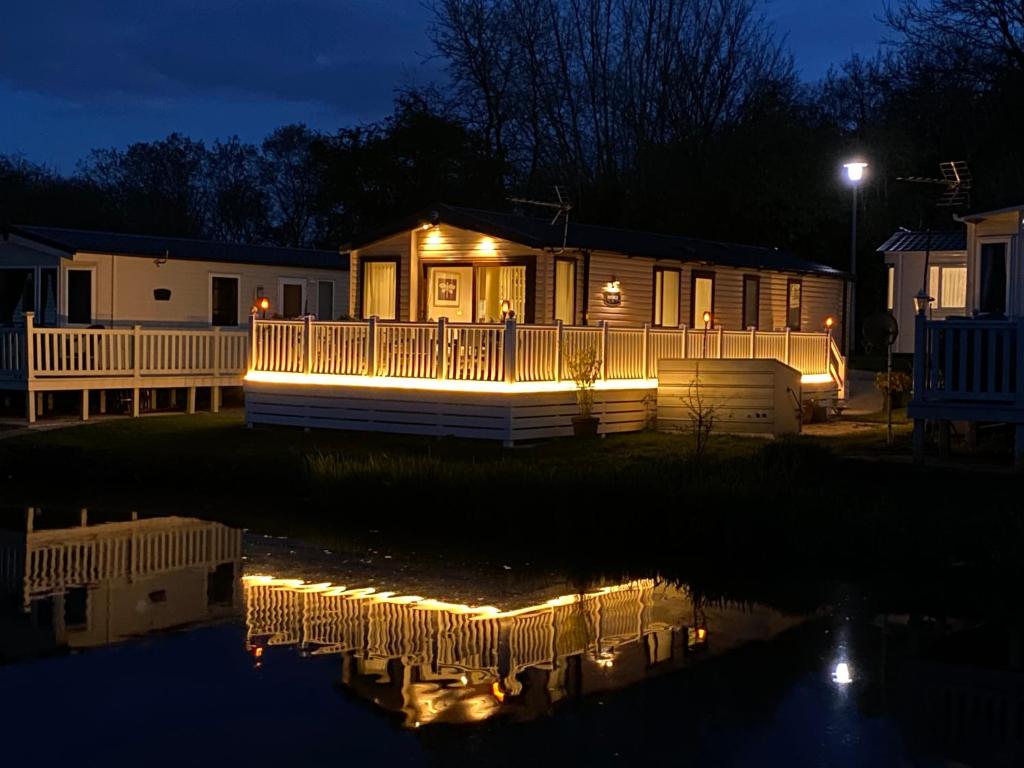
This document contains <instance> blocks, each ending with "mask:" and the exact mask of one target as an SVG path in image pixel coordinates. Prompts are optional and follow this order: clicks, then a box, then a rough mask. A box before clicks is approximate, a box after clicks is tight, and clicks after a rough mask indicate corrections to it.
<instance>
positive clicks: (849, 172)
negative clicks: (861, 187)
mask: <svg viewBox="0 0 1024 768" xmlns="http://www.w3.org/2000/svg"><path fill="white" fill-rule="evenodd" d="M867 167H868V164H867V163H865V162H862V161H860V160H854V161H851V162H849V163H843V168H845V169H846V178H848V179H849V180H850V181H852V182H853V183H854V184H856V183H857V182H858V181H860V180H861V179H863V178H864V169H865V168H867Z"/></svg>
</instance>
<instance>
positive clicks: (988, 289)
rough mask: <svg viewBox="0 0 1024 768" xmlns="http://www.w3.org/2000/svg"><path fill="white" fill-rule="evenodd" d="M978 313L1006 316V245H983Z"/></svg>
mask: <svg viewBox="0 0 1024 768" xmlns="http://www.w3.org/2000/svg"><path fill="white" fill-rule="evenodd" d="M979 255H980V262H981V265H980V266H981V281H980V288H981V290H980V295H979V301H978V311H979V312H981V313H982V314H996V315H1004V314H1006V243H982V244H981V251H980V254H979Z"/></svg>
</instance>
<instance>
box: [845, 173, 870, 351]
mask: <svg viewBox="0 0 1024 768" xmlns="http://www.w3.org/2000/svg"><path fill="white" fill-rule="evenodd" d="M867 167H868V164H867V163H865V162H864V161H863V160H851V161H850V162H848V163H843V168H845V169H846V178H847V179H848V180H849V182H850V187H851V188H852V189H853V209H852V216H851V217H850V277H851V278H852V284H851V285H850V317H849V322H848V323H847V324H846V334H845V335H846V352H847V354H849V353H850V348H851V347H852V346H853V343H852V342H853V329H854V328H856V323H855V319H856V318H855V317H854V312H855V310H856V307H857V300H856V297H857V293H856V291H857V189H858V188H859V187H860V184H861V181H863V180H864V171H865V169H866V168H867Z"/></svg>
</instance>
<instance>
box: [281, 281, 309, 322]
mask: <svg viewBox="0 0 1024 768" xmlns="http://www.w3.org/2000/svg"><path fill="white" fill-rule="evenodd" d="M278 289H279V294H280V298H279V301H280V304H279V305H278V306H280V308H281V310H280V312H279V314H280V315H281V317H284V318H291V317H300V316H301V315H304V314H306V281H305V280H298V279H295V278H288V277H285V278H281V280H279V281H278Z"/></svg>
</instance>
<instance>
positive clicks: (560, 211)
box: [508, 184, 572, 253]
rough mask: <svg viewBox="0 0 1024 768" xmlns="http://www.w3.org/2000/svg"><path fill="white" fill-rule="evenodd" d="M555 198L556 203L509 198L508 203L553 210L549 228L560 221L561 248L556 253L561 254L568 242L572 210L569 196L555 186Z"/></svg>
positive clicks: (524, 198)
mask: <svg viewBox="0 0 1024 768" xmlns="http://www.w3.org/2000/svg"><path fill="white" fill-rule="evenodd" d="M555 197H557V198H558V202H553V201H550V200H531V199H530V198H526V197H510V198H508V201H509V202H510V203H518V204H520V205H536V206H539V207H541V208H554V209H555V216H554V218H553V219H551V226H552V227H553V226H555V224H557V223H558V220H559V219H561V220H562V247H561V248H560V249H559V250H558V251H557V252H558V253H562V252H563V251H564V250H565V244H566V243H567V242H568V240H569V212H570V211H571V210H572V202H571V201H570V200H569V196H568V195H567V194H564V193H563V192H562V188H561V187H560V186H558V185H557V184H556V185H555Z"/></svg>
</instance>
